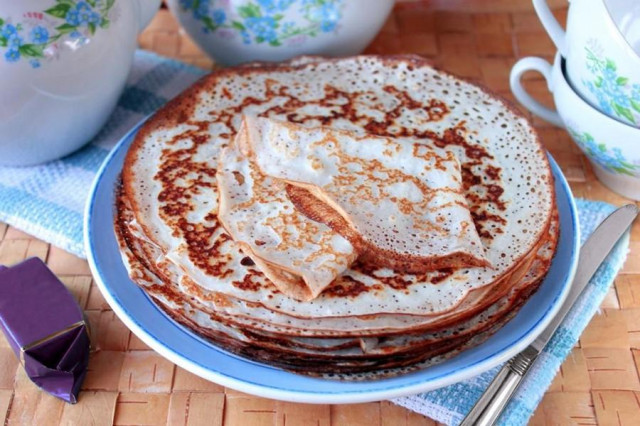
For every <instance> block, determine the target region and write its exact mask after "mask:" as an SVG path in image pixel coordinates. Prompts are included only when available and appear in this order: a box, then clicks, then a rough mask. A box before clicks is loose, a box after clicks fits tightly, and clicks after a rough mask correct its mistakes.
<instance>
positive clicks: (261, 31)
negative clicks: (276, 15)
mask: <svg viewBox="0 0 640 426" xmlns="http://www.w3.org/2000/svg"><path fill="white" fill-rule="evenodd" d="M276 25H277V23H276V20H275V19H273V18H272V17H271V16H261V17H250V18H247V19H246V20H245V26H246V27H247V28H248V29H249V30H250V31H251V32H252V33H254V34H255V36H256V38H260V39H262V40H265V41H269V42H271V41H276V40H277V38H278V35H277V34H276V31H275V29H276Z"/></svg>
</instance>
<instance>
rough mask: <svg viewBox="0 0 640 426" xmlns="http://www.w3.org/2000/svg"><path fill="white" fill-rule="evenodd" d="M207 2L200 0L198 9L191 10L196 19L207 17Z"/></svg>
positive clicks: (206, 0)
mask: <svg viewBox="0 0 640 426" xmlns="http://www.w3.org/2000/svg"><path fill="white" fill-rule="evenodd" d="M209 6H210V5H209V0H202V1H201V2H200V4H198V8H197V9H194V10H193V16H195V17H196V19H202V18H205V17H207V16H209V9H210V7H209Z"/></svg>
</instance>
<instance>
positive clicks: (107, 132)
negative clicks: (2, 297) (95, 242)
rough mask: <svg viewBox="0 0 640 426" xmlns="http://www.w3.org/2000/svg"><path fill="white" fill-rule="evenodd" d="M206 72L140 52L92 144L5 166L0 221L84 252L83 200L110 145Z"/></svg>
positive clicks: (0, 181) (0, 182) (1, 177)
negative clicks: (37, 162) (29, 164)
mask: <svg viewBox="0 0 640 426" xmlns="http://www.w3.org/2000/svg"><path fill="white" fill-rule="evenodd" d="M203 74H205V71H203V70H201V69H199V68H196V67H192V66H189V65H185V64H183V63H181V62H178V61H174V60H171V59H168V58H163V57H161V56H158V55H155V54H153V53H150V52H145V51H142V50H139V51H137V52H136V55H135V60H134V64H133V69H132V71H131V73H130V75H129V79H128V80H127V87H126V89H125V91H124V92H123V94H122V96H121V97H120V100H119V101H118V106H117V107H116V109H115V110H114V112H113V113H112V115H111V117H110V118H109V121H108V122H107V124H106V125H105V126H104V128H102V130H101V131H100V133H99V134H98V135H97V136H96V137H95V138H94V139H93V140H92V141H91V142H90V143H89V144H88V145H86V146H85V147H84V148H82V149H81V150H79V151H77V152H75V153H74V154H72V155H69V156H67V157H65V158H63V159H61V160H57V161H52V162H49V163H46V164H43V165H40V166H34V167H0V220H2V221H4V222H6V223H8V224H10V225H12V226H14V227H16V228H18V229H21V230H23V231H25V232H27V233H29V234H32V235H34V236H36V237H38V238H40V239H42V240H44V241H47V242H49V243H51V244H53V245H55V246H58V247H61V248H63V249H65V250H67V251H70V252H71V253H74V254H76V255H78V256H82V257H84V256H85V255H84V245H83V242H82V215H83V211H84V205H85V201H86V200H87V197H88V195H89V189H90V188H91V184H92V182H93V179H94V177H95V174H96V172H97V171H98V169H99V167H100V165H101V164H102V161H103V160H104V158H105V157H106V156H107V154H108V153H109V150H110V149H111V148H112V147H113V146H114V145H115V144H116V143H117V142H118V141H119V140H120V139H121V138H122V137H123V136H124V135H125V134H126V133H127V132H128V131H129V129H131V128H132V127H133V126H135V125H136V124H137V123H139V122H140V121H141V120H142V119H143V118H144V117H146V116H147V115H149V114H151V113H152V112H153V111H155V110H156V109H158V108H159V107H160V106H162V105H163V104H164V103H165V102H167V101H168V100H169V99H171V98H173V97H174V96H176V95H177V94H178V93H180V92H182V91H183V90H184V89H186V88H187V87H188V86H189V85H191V84H192V83H193V82H194V81H196V80H197V79H198V78H199V77H200V76H202V75H203Z"/></svg>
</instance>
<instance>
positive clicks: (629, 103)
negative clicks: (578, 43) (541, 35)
mask: <svg viewBox="0 0 640 426" xmlns="http://www.w3.org/2000/svg"><path fill="white" fill-rule="evenodd" d="M586 52H587V58H586V60H587V68H588V69H589V71H590V72H591V73H592V74H593V75H594V79H593V80H592V81H588V80H586V79H585V80H583V81H582V83H583V84H584V85H585V86H586V88H587V90H588V91H589V92H590V93H591V94H592V95H593V96H594V97H595V98H596V100H597V104H598V107H599V108H600V110H602V112H604V113H605V114H608V115H611V116H617V117H620V118H624V119H625V120H626V121H628V122H630V123H632V124H640V118H638V114H640V85H638V84H637V83H635V84H630V83H629V79H628V78H626V77H624V76H621V75H619V74H618V70H617V67H616V64H615V62H614V61H612V60H611V59H607V58H605V59H603V58H600V57H598V56H597V55H596V54H595V53H594V52H593V51H591V50H589V48H586Z"/></svg>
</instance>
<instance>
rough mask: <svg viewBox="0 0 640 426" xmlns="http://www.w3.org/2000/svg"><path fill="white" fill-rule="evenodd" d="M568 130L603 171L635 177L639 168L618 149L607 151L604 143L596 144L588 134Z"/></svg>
mask: <svg viewBox="0 0 640 426" xmlns="http://www.w3.org/2000/svg"><path fill="white" fill-rule="evenodd" d="M568 130H569V133H571V136H573V139H574V140H575V141H576V143H577V144H578V145H579V146H580V147H581V148H582V150H583V151H584V152H585V154H587V156H588V157H589V158H590V159H591V160H592V161H594V162H595V163H597V164H598V165H600V167H602V168H603V169H605V170H607V171H609V172H611V173H618V174H625V175H629V176H634V175H637V171H638V169H639V168H640V166H638V165H634V164H631V163H629V162H628V161H627V159H626V158H625V156H624V154H623V153H622V150H621V149H620V148H617V147H616V148H612V149H609V148H607V146H606V145H605V144H604V143H600V144H598V143H597V142H596V141H595V140H594V139H593V136H591V135H590V134H589V133H586V132H583V133H579V132H577V131H575V130H573V129H571V128H568Z"/></svg>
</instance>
